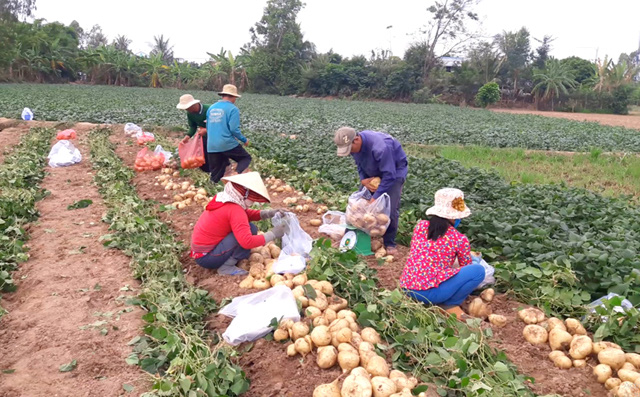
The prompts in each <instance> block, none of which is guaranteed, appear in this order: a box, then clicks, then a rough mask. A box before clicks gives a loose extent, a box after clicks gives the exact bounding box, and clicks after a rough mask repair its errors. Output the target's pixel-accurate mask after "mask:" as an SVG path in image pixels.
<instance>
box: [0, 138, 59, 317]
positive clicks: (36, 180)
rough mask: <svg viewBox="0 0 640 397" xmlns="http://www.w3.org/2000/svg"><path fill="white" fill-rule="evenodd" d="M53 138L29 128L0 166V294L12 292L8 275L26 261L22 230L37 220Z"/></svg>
mask: <svg viewBox="0 0 640 397" xmlns="http://www.w3.org/2000/svg"><path fill="white" fill-rule="evenodd" d="M53 135H54V130H53V129H50V128H32V129H30V130H29V132H28V133H27V134H25V135H24V137H22V140H21V141H20V143H19V144H18V145H16V146H15V148H14V150H13V151H12V152H11V154H9V155H7V156H6V157H5V159H4V162H3V163H2V164H0V291H14V290H15V288H16V287H15V284H14V281H13V278H12V277H11V273H12V272H13V271H15V270H16V269H17V268H18V265H19V264H20V263H21V262H24V261H26V260H27V259H28V258H29V255H28V253H27V248H26V247H25V246H24V245H25V243H26V241H27V239H28V237H29V236H28V233H27V231H26V230H25V228H24V227H25V226H26V225H27V223H29V222H32V221H34V220H36V219H37V218H38V216H39V214H38V210H37V209H36V202H37V201H38V200H40V199H42V198H43V197H45V195H46V192H45V191H44V190H43V189H41V188H40V186H39V184H40V181H42V179H43V178H44V176H45V171H44V167H45V164H46V154H47V153H48V151H49V145H50V143H51V138H53ZM3 313H4V310H3V309H2V308H0V316H2V314H3Z"/></svg>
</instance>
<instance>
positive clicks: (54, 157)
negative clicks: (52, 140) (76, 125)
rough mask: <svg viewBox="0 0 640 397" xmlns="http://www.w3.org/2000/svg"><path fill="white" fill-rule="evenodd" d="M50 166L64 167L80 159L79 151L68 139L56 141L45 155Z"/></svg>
mask: <svg viewBox="0 0 640 397" xmlns="http://www.w3.org/2000/svg"><path fill="white" fill-rule="evenodd" d="M47 158H48V159H49V166H50V167H53V168H55V167H66V166H69V165H74V164H77V163H79V162H80V161H82V155H81V154H80V151H79V150H78V149H77V148H76V147H75V146H73V143H71V141H68V140H61V141H58V143H56V144H55V145H53V147H52V148H51V151H50V152H49V155H48V156H47Z"/></svg>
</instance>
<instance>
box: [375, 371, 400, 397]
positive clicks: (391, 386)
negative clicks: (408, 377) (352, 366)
mask: <svg viewBox="0 0 640 397" xmlns="http://www.w3.org/2000/svg"><path fill="white" fill-rule="evenodd" d="M371 387H372V388H373V397H389V396H390V395H392V394H393V393H395V392H396V384H395V382H394V381H392V380H391V379H389V378H385V377H383V376H374V377H373V378H371Z"/></svg>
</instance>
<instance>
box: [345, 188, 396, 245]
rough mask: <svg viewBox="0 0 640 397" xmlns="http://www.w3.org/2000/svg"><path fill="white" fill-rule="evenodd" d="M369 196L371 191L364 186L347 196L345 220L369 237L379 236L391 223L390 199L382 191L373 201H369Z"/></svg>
mask: <svg viewBox="0 0 640 397" xmlns="http://www.w3.org/2000/svg"><path fill="white" fill-rule="evenodd" d="M371 197H372V194H371V192H370V191H369V189H367V188H366V187H364V186H363V187H362V189H360V190H358V191H357V192H355V193H353V194H351V196H349V202H348V204H347V222H348V223H349V224H350V225H353V226H355V227H357V228H358V229H360V230H362V231H363V232H365V233H367V234H369V235H370V236H371V237H380V236H382V235H383V234H384V233H385V232H386V231H387V228H388V227H389V224H390V223H391V219H390V218H389V216H390V214H391V199H390V198H389V195H388V194H387V193H384V194H383V195H381V196H380V197H378V198H377V199H376V200H375V201H374V202H373V203H369V200H371Z"/></svg>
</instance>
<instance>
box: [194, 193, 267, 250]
mask: <svg viewBox="0 0 640 397" xmlns="http://www.w3.org/2000/svg"><path fill="white" fill-rule="evenodd" d="M259 220H260V211H259V210H250V209H248V210H245V209H244V208H242V207H240V206H239V205H238V204H235V203H218V202H216V201H215V197H214V199H213V200H212V201H211V202H210V203H209V205H207V209H206V210H205V211H204V212H203V213H202V215H200V218H198V222H197V223H196V225H195V227H194V228H193V234H192V235H191V256H192V257H194V258H197V257H201V256H203V254H207V253H209V252H211V250H213V249H214V248H215V247H216V246H217V245H218V244H220V242H221V241H222V240H223V239H224V238H225V237H227V235H229V233H233V235H234V237H235V238H236V240H237V241H238V244H240V246H241V247H242V248H244V249H251V248H256V247H259V246H261V245H264V244H265V239H264V236H263V235H253V234H251V227H250V226H249V221H259Z"/></svg>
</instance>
